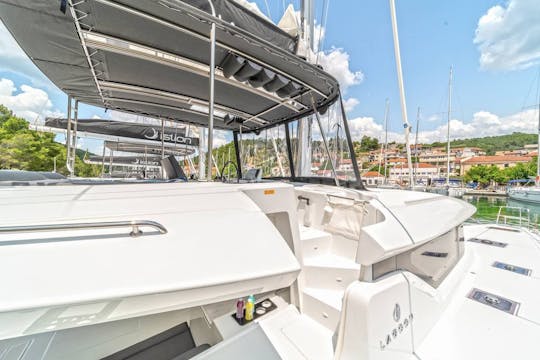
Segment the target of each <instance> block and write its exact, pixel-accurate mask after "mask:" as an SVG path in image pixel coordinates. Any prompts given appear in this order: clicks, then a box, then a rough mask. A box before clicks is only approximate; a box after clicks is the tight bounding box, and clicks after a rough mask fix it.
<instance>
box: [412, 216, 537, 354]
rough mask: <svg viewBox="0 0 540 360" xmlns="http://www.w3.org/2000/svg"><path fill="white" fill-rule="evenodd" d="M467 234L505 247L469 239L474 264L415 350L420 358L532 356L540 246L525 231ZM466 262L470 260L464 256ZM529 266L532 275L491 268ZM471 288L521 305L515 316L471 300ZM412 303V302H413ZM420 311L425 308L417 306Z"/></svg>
mask: <svg viewBox="0 0 540 360" xmlns="http://www.w3.org/2000/svg"><path fill="white" fill-rule="evenodd" d="M464 231H465V238H466V239H471V238H477V239H481V240H491V241H497V242H501V243H505V244H507V245H506V246H505V247H498V246H493V245H489V244H485V243H475V242H471V241H467V246H466V247H467V252H468V255H467V256H468V257H469V256H470V257H469V259H470V260H469V261H470V266H468V267H467V270H466V273H465V274H464V275H463V276H464V277H463V279H462V280H461V283H460V284H459V286H458V287H456V288H455V290H454V292H453V294H452V296H451V299H450V302H449V303H448V306H447V308H446V309H445V310H444V311H443V312H442V314H441V318H440V320H439V321H438V322H437V323H436V325H435V326H434V327H433V328H432V329H431V330H430V331H429V333H428V334H427V335H426V336H425V340H423V341H422V343H421V344H420V346H418V347H417V348H416V351H415V352H416V354H417V355H418V356H419V357H420V358H421V359H448V360H450V359H533V358H537V356H538V339H540V310H539V308H538V304H539V303H540V262H539V259H540V244H539V243H538V240H539V238H538V236H536V235H534V234H531V233H529V232H528V231H526V230H517V231H515V229H512V228H505V227H500V226H495V225H468V226H466V227H465V229H464ZM464 260H467V259H464ZM496 261H498V262H502V263H506V264H509V265H513V266H514V267H515V266H520V267H524V268H528V269H530V270H532V271H531V273H530V276H526V275H522V274H518V273H515V272H512V271H509V270H504V269H499V268H496V267H494V266H493V264H494V262H496ZM473 288H477V289H480V290H482V291H486V292H488V293H491V294H494V295H496V296H499V297H502V298H506V299H509V300H512V301H514V302H517V303H519V306H518V309H517V312H516V314H515V315H512V314H508V313H506V312H503V311H501V310H499V309H495V308H493V307H491V306H488V305H485V304H481V303H479V302H476V301H474V300H471V299H470V298H468V295H469V294H470V291H471V290H472V289H473ZM413 306H414V304H413ZM413 310H415V314H418V315H420V314H421V313H422V309H413Z"/></svg>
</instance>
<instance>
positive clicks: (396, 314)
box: [392, 303, 401, 322]
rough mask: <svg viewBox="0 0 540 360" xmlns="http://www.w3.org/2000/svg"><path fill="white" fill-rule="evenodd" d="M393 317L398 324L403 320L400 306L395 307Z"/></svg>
mask: <svg viewBox="0 0 540 360" xmlns="http://www.w3.org/2000/svg"><path fill="white" fill-rule="evenodd" d="M392 315H393V317H394V321H395V322H398V321H399V319H400V318H401V308H400V307H399V304H397V303H396V306H394V313H393V314H392Z"/></svg>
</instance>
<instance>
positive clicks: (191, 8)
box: [0, 0, 339, 132]
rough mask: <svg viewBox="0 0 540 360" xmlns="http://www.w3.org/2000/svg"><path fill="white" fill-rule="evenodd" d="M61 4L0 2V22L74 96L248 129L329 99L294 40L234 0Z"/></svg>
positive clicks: (329, 87) (332, 93) (330, 87)
mask: <svg viewBox="0 0 540 360" xmlns="http://www.w3.org/2000/svg"><path fill="white" fill-rule="evenodd" d="M61 4H62V2H61V1H45V2H27V1H23V0H18V1H17V0H0V18H1V20H2V21H3V22H4V24H5V25H6V27H7V28H8V29H9V31H10V32H11V33H12V34H13V36H14V37H15V39H16V40H17V42H18V43H19V45H20V46H21V47H22V48H23V49H24V51H25V52H26V53H27V54H28V56H29V57H30V58H31V59H32V61H33V62H34V63H35V64H36V65H37V66H38V67H39V68H40V69H41V70H42V71H43V72H44V73H45V75H46V76H47V77H49V79H51V80H52V81H53V82H54V83H55V84H56V85H57V86H58V87H59V88H60V89H62V90H63V91H64V92H66V93H67V94H68V95H70V96H71V97H72V98H73V99H76V100H79V101H81V102H84V103H87V104H91V105H96V106H100V107H104V108H106V109H115V110H120V111H125V112H131V113H137V114H143V115H147V116H151V117H155V118H161V119H167V120H174V121H180V122H183V123H191V124H195V125H199V126H203V127H209V126H208V125H209V121H210V119H209V116H208V112H209V108H211V107H212V106H214V109H215V110H214V113H213V115H214V118H215V120H214V121H213V127H214V128H215V129H223V130H232V131H235V130H239V128H240V126H241V127H242V131H243V132H249V131H258V130H259V129H260V128H263V127H270V126H272V125H275V124H277V123H282V122H286V121H290V120H292V119H296V118H300V117H302V116H306V115H309V114H311V113H313V111H314V109H313V107H312V105H311V102H312V100H313V101H314V103H315V107H316V108H317V109H320V108H325V107H328V106H329V105H330V104H332V103H333V102H335V101H336V100H337V99H338V94H339V86H338V83H337V81H336V80H335V79H334V78H333V77H332V76H330V75H329V74H328V73H326V72H324V71H323V70H322V69H321V68H319V67H317V66H315V65H313V64H310V63H308V62H307V61H305V60H303V59H302V58H300V57H298V56H297V55H295V53H294V50H295V47H296V45H297V44H296V43H297V39H295V38H293V37H291V36H289V35H288V34H287V33H285V32H283V31H282V30H281V29H279V28H278V27H277V26H275V25H273V24H272V23H270V22H269V21H267V20H265V19H263V18H261V17H259V16H258V15H256V14H254V13H251V12H250V11H248V10H246V9H245V8H243V7H242V6H241V5H239V4H237V3H236V2H234V1H231V0H183V1H181V0H162V1H153V0H140V1H128V0H117V1H112V0H81V1H76V0H69V1H67V7H65V8H62V6H61ZM212 27H214V28H215V36H214V37H212V33H213V32H212ZM213 44H215V45H214V46H215V48H214V46H212V45H213ZM212 49H214V50H215V51H213V50H212ZM212 55H214V56H212ZM211 63H215V68H214V69H210V67H211V66H210V64H211ZM211 70H213V71H211ZM214 76H215V80H214V81H213V82H210V81H209V79H210V78H212V77H214ZM211 83H212V84H213V87H214V91H213V93H215V101H214V102H212V101H211V100H212V99H211V96H210V94H211V93H212V91H211V87H212V86H211ZM239 119H241V121H240V120H239Z"/></svg>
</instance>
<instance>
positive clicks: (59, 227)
mask: <svg viewBox="0 0 540 360" xmlns="http://www.w3.org/2000/svg"><path fill="white" fill-rule="evenodd" d="M127 226H131V232H130V233H129V235H130V236H133V237H136V236H140V235H142V231H141V230H140V229H139V227H141V226H148V227H151V228H154V229H156V230H158V231H159V232H160V233H161V234H166V233H167V229H166V228H165V227H164V226H163V225H161V224H160V223H158V222H155V221H151V220H129V221H105V222H92V223H66V224H43V225H20V226H2V227H0V235H1V234H7V233H25V232H42V231H66V230H85V229H110V228H121V227H127Z"/></svg>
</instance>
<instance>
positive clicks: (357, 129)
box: [349, 109, 538, 143]
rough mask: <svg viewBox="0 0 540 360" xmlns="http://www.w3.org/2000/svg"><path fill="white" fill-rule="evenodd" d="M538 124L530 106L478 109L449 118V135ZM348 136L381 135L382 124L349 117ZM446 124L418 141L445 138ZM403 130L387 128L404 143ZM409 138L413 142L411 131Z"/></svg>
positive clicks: (497, 132)
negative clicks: (468, 116) (466, 116)
mask: <svg viewBox="0 0 540 360" xmlns="http://www.w3.org/2000/svg"><path fill="white" fill-rule="evenodd" d="M537 127H538V110H537V109H530V110H526V111H522V112H519V113H516V114H512V115H508V116H498V115H496V114H492V113H490V112H489V111H479V112H477V113H475V114H474V115H473V118H472V120H471V121H470V122H467V123H465V122H463V121H462V120H458V119H452V120H451V121H450V138H451V139H466V138H476V137H486V136H497V135H504V134H511V133H513V132H523V133H536V132H537ZM349 128H350V129H351V136H352V138H353V139H354V140H359V139H361V138H362V136H364V135H367V136H370V137H375V138H384V128H383V126H382V125H380V124H379V123H377V122H376V121H375V119H373V118H372V117H358V118H354V119H351V120H349ZM446 134H447V125H446V124H442V125H440V126H439V127H437V128H436V129H434V130H425V131H420V132H419V133H418V142H419V143H432V142H434V141H446ZM404 139H405V138H404V135H403V133H402V132H393V131H389V132H388V141H390V142H392V141H397V142H401V143H403V142H404V141H405V140H404ZM409 141H410V142H411V143H414V136H413V135H412V134H411V136H410V138H409Z"/></svg>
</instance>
